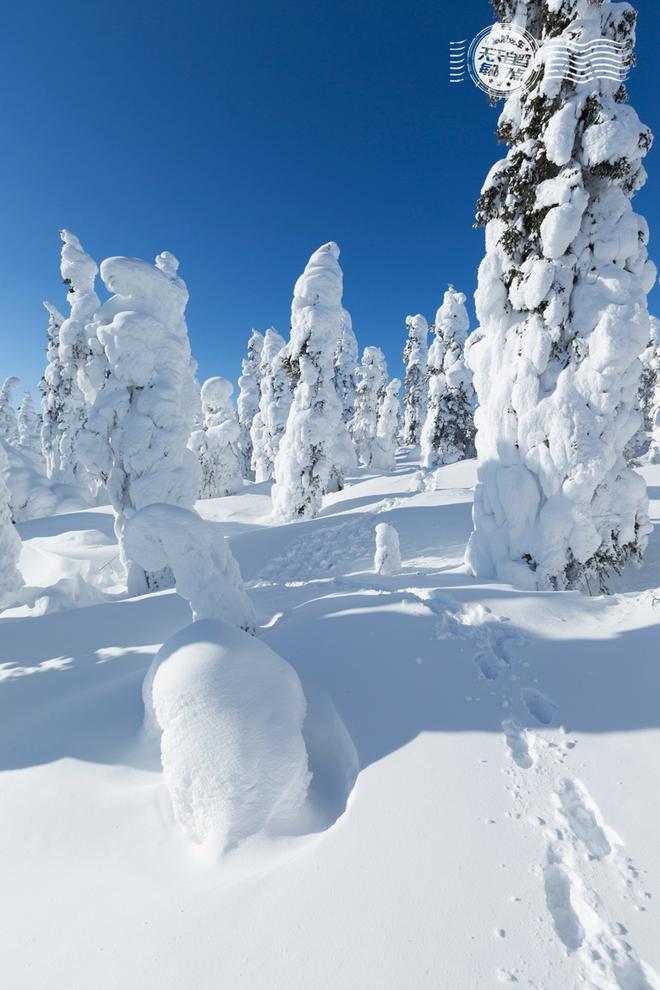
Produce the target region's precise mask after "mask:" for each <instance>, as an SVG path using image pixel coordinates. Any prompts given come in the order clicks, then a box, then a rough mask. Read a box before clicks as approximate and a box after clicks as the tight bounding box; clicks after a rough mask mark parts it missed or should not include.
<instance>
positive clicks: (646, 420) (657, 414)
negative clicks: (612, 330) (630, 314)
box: [640, 316, 660, 464]
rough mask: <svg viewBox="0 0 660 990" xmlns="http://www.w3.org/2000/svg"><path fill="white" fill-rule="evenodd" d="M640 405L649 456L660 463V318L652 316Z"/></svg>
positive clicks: (643, 366)
mask: <svg viewBox="0 0 660 990" xmlns="http://www.w3.org/2000/svg"><path fill="white" fill-rule="evenodd" d="M642 369H643V370H642V378H641V385H640V407H641V413H642V417H643V424H642V425H643V428H644V430H645V431H646V434H647V437H648V440H647V444H646V447H647V448H648V450H647V452H648V458H649V461H650V462H651V463H652V464H658V463H660V320H658V319H656V317H655V316H652V317H651V339H650V341H649V346H648V347H647V348H646V350H645V351H644V354H643V355H642Z"/></svg>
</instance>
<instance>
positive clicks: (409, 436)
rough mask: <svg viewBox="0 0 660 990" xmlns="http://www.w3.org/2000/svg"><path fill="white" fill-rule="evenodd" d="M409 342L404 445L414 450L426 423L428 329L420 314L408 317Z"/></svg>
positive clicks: (407, 349)
mask: <svg viewBox="0 0 660 990" xmlns="http://www.w3.org/2000/svg"><path fill="white" fill-rule="evenodd" d="M406 326H407V328H408V339H407V340H406V346H405V347H404V349H403V363H404V365H405V367H406V375H405V379H404V390H405V393H404V399H403V406H404V422H403V444H404V446H405V447H415V446H417V444H418V443H419V441H420V437H421V434H422V426H423V425H424V420H425V419H426V393H427V391H428V339H429V325H428V323H427V322H426V320H425V319H424V317H423V316H422V315H421V314H418V315H417V316H407V317H406Z"/></svg>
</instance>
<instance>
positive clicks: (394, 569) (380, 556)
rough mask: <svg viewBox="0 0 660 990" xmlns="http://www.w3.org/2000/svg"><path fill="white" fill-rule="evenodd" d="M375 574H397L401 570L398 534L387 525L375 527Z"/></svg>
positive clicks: (380, 524)
mask: <svg viewBox="0 0 660 990" xmlns="http://www.w3.org/2000/svg"><path fill="white" fill-rule="evenodd" d="M374 570H375V572H376V574H386V575H391V574H397V573H398V572H399V571H400V570H401V550H400V548H399V534H398V533H397V531H396V530H395V528H394V526H390V524H389V523H378V525H377V526H376V553H375V554H374Z"/></svg>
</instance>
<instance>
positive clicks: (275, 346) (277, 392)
mask: <svg viewBox="0 0 660 990" xmlns="http://www.w3.org/2000/svg"><path fill="white" fill-rule="evenodd" d="M291 384H292V382H291V370H290V364H289V358H288V352H287V346H286V344H285V341H284V338H283V337H281V336H280V335H279V333H278V332H277V330H274V329H273V328H272V327H271V328H270V329H268V330H266V334H265V336H264V345H263V348H262V351H261V361H260V363H259V385H260V391H261V396H260V399H259V411H258V413H257V414H256V416H255V417H254V419H253V421H252V427H251V430H250V437H251V439H252V470H253V471H254V474H255V479H256V481H268V479H269V478H272V477H273V469H274V466H275V455H276V454H277V451H278V449H279V446H280V441H281V439H282V437H283V435H284V430H285V428H286V421H287V417H288V415H289V409H290V408H291V403H292V401H293V390H292V387H291Z"/></svg>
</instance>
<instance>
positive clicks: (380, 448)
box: [371, 378, 401, 471]
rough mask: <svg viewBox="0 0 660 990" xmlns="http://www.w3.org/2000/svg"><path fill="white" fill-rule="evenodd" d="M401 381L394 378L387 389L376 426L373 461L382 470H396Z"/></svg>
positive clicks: (374, 465)
mask: <svg viewBox="0 0 660 990" xmlns="http://www.w3.org/2000/svg"><path fill="white" fill-rule="evenodd" d="M400 391H401V382H400V381H399V379H398V378H393V379H392V381H391V382H390V383H389V385H388V386H387V388H386V389H385V396H384V398H383V401H382V403H381V406H380V415H379V416H378V424H377V426H376V436H375V438H374V442H373V447H372V456H371V463H372V465H373V467H376V468H379V469H380V470H381V471H393V470H394V463H395V462H394V455H395V454H396V448H397V437H398V433H399V413H400V406H399V392H400Z"/></svg>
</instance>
